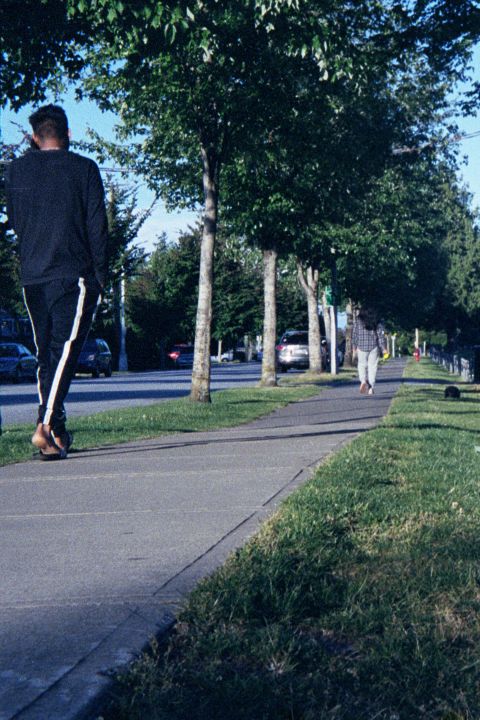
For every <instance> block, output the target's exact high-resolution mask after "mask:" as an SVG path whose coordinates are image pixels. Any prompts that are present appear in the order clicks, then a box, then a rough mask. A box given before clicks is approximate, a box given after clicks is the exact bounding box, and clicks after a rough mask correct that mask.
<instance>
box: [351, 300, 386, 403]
mask: <svg viewBox="0 0 480 720" xmlns="http://www.w3.org/2000/svg"><path fill="white" fill-rule="evenodd" d="M352 345H353V348H354V350H356V351H357V358H358V377H359V379H360V392H361V393H362V394H365V393H368V395H373V394H374V387H375V380H376V377H377V368H378V359H379V357H380V355H383V353H384V352H385V351H386V348H387V339H386V337H385V331H384V329H383V326H382V324H381V323H380V322H379V321H378V318H377V313H376V312H375V310H373V309H372V308H362V309H361V310H360V312H359V313H358V316H357V318H356V320H355V323H354V325H353V332H352Z"/></svg>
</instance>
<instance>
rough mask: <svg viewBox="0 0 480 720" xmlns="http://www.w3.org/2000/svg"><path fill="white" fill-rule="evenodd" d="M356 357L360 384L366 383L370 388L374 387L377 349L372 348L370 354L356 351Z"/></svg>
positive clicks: (364, 351)
mask: <svg viewBox="0 0 480 720" xmlns="http://www.w3.org/2000/svg"><path fill="white" fill-rule="evenodd" d="M357 356H358V377H359V379H360V382H361V383H364V382H367V381H368V384H369V385H370V386H371V387H374V386H375V379H376V377H377V367H378V348H376V347H375V348H373V350H370V352H367V351H366V350H360V349H358V350H357Z"/></svg>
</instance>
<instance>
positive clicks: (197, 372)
mask: <svg viewBox="0 0 480 720" xmlns="http://www.w3.org/2000/svg"><path fill="white" fill-rule="evenodd" d="M202 160H203V191H204V195H205V213H204V218H203V233H202V245H201V249H200V277H199V284H198V305H197V320H196V325H195V350H194V357H193V370H192V385H191V390H190V400H194V401H196V402H205V403H206V402H210V401H211V398H210V338H211V329H212V284H213V250H214V247H215V237H216V233H217V213H218V170H219V163H218V159H216V158H215V157H212V155H210V154H209V153H208V152H207V151H206V149H205V148H202Z"/></svg>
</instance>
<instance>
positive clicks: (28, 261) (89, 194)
mask: <svg viewBox="0 0 480 720" xmlns="http://www.w3.org/2000/svg"><path fill="white" fill-rule="evenodd" d="M6 195H7V214H8V220H9V224H10V225H11V227H12V228H13V230H14V231H15V234H16V235H17V237H18V239H19V242H20V272H21V281H22V285H34V284H37V283H44V282H48V281H49V280H58V279H63V278H68V279H70V278H79V277H85V278H89V277H90V278H93V277H96V279H97V280H98V282H99V283H100V284H101V285H102V287H103V285H104V284H105V277H106V270H107V237H108V230H107V216H106V211H105V196H104V189H103V184H102V179H101V177H100V171H99V169H98V167H97V165H96V164H95V163H94V162H93V160H90V159H89V158H86V157H83V156H81V155H77V154H76V153H73V152H70V151H68V150H35V151H31V152H28V153H26V154H25V155H23V156H22V157H20V158H18V159H16V160H14V161H13V162H12V163H11V164H10V166H9V167H8V169H7V173H6Z"/></svg>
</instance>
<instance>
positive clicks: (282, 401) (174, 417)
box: [0, 385, 319, 465]
mask: <svg viewBox="0 0 480 720" xmlns="http://www.w3.org/2000/svg"><path fill="white" fill-rule="evenodd" d="M318 391H319V389H318V387H316V386H315V385H305V386H304V387H278V388H239V389H234V390H221V391H218V392H214V393H212V402H211V403H210V404H203V403H193V402H191V401H190V400H189V399H188V398H182V399H180V400H165V401H163V402H159V403H155V404H153V405H145V406H139V407H129V408H124V409H116V410H114V411H107V412H101V413H96V414H94V415H88V416H85V417H75V418H72V420H71V422H70V423H69V428H70V429H71V430H73V433H74V448H75V449H74V450H72V452H76V451H77V450H85V449H88V448H94V447H100V446H103V445H111V444H115V443H125V442H129V441H132V440H139V439H145V438H153V437H158V436H160V435H165V434H169V433H177V432H196V431H199V430H213V429H218V428H224V427H232V426H235V425H241V424H243V423H246V422H249V421H250V420H254V419H256V418H258V417H260V416H262V415H267V414H268V413H270V412H273V410H275V409H277V408H279V407H283V406H285V405H288V403H291V402H295V401H297V400H302V399H304V398H307V397H311V396H312V395H315V394H317V393H318ZM33 430H34V426H33V425H25V424H22V425H9V426H7V427H6V428H5V429H4V432H3V435H2V436H1V437H0V465H6V464H8V463H13V462H21V461H22V460H28V459H30V458H31V457H32V451H33V448H32V445H31V444H30V438H31V435H32V433H33Z"/></svg>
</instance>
